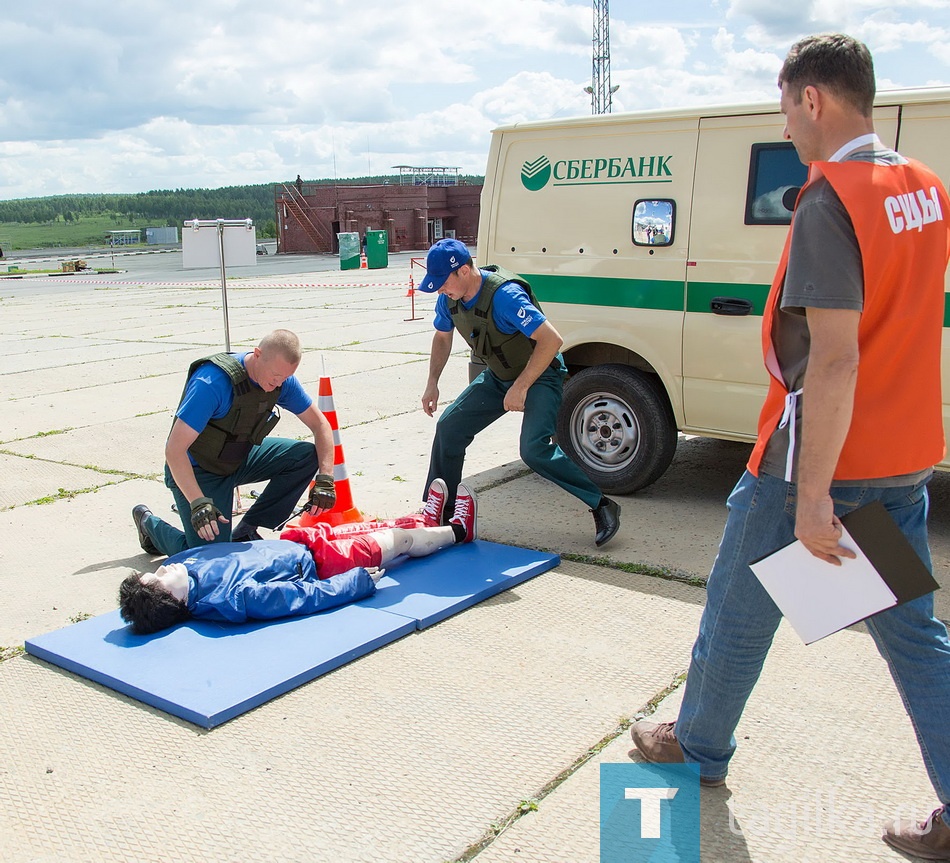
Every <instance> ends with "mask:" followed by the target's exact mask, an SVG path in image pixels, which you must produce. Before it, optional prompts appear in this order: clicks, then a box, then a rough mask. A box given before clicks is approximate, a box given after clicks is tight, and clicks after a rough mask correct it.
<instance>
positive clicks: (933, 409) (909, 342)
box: [748, 160, 950, 480]
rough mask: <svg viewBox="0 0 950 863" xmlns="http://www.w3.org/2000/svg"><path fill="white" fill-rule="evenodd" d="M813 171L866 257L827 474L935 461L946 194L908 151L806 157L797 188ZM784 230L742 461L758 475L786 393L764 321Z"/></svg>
mask: <svg viewBox="0 0 950 863" xmlns="http://www.w3.org/2000/svg"><path fill="white" fill-rule="evenodd" d="M820 176H824V177H825V178H826V179H827V180H828V182H829V183H831V186H832V188H833V189H834V190H835V192H836V193H837V194H838V197H839V198H840V199H841V202H842V204H843V205H844V208H845V209H846V210H847V212H848V215H849V216H850V217H851V222H852V224H853V225H854V232H855V235H856V237H857V241H858V247H859V249H860V251H861V260H862V261H863V264H864V311H863V312H862V314H861V321H860V324H859V326H858V349H859V351H860V365H859V367H858V379H857V383H856V386H855V392H854V409H853V413H852V418H851V426H850V428H849V429H848V435H847V437H846V439H845V442H844V446H843V448H842V450H841V455H840V457H839V458H838V465H837V467H836V468H835V473H834V478H835V479H837V480H860V479H874V478H878V477H889V476H901V475H902V474H908V473H914V472H916V471H919V470H924V469H926V468H929V467H933V466H934V465H935V464H936V463H937V462H939V461H940V460H941V459H942V458H943V455H944V452H945V451H946V448H945V444H944V435H943V416H942V402H943V398H942V391H941V385H940V352H941V340H942V330H943V316H944V272H945V271H946V268H947V261H948V260H950V198H948V196H947V192H946V190H945V189H944V187H943V183H942V182H941V181H940V178H939V177H937V175H936V174H934V173H933V172H932V171H931V170H930V169H929V168H927V167H926V166H924V165H922V164H921V163H920V162H915V161H912V160H911V161H910V162H909V164H907V165H875V164H873V163H871V162H858V161H847V162H813V163H812V164H811V166H810V169H809V176H808V183H806V184H805V187H804V188H807V187H808V185H809V184H811V183H812V182H814V181H815V180H816V179H817V178H818V177H820ZM791 238H792V229H791V228H789V232H788V236H787V237H786V240H785V249H784V250H783V252H782V258H781V260H780V261H779V265H778V269H777V270H776V273H775V279H774V281H773V282H772V289H771V291H770V292H769V298H768V301H767V302H766V308H765V314H764V315H763V318H762V351H763V355H764V356H765V362H766V367H767V368H768V371H769V391H768V394H767V395H766V398H765V404H764V405H763V406H762V412H761V414H760V415H759V431H758V439H757V440H756V444H755V448H754V449H753V451H752V456H751V458H750V459H749V464H748V469H749V471H750V472H751V473H753V474H755V475H756V476H757V475H758V468H759V464H760V462H761V460H762V454H763V453H764V451H765V446H766V444H767V443H768V440H769V438H770V437H771V435H772V433H773V432H774V431H775V429H776V427H777V426H778V424H779V422H780V420H781V418H782V414H783V412H784V408H785V398H786V396H787V395H788V388H787V387H786V386H785V382H784V381H783V380H782V379H781V374H780V372H779V370H778V364H777V362H776V361H775V352H774V350H773V348H772V322H773V318H774V315H775V310H776V308H777V306H778V303H779V298H780V296H781V289H782V286H783V284H784V282H785V273H786V270H787V267H788V253H789V247H790V245H791ZM792 421H794V419H792Z"/></svg>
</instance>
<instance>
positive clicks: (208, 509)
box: [191, 497, 224, 533]
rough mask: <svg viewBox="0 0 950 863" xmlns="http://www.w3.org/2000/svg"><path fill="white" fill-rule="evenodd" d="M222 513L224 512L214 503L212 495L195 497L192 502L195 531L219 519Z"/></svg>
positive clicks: (192, 524)
mask: <svg viewBox="0 0 950 863" xmlns="http://www.w3.org/2000/svg"><path fill="white" fill-rule="evenodd" d="M222 515H224V513H222V512H221V510H220V509H218V508H217V507H216V506H215V505H214V501H213V500H212V499H211V498H210V497H199V498H195V500H193V501H192V502H191V526H192V527H193V528H194V529H195V533H198V532H199V531H200V530H201V528H203V527H206V526H207V525H209V524H211V523H212V522H215V521H217V520H218V518H219V517H220V516H222Z"/></svg>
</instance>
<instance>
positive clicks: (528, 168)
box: [521, 156, 551, 192]
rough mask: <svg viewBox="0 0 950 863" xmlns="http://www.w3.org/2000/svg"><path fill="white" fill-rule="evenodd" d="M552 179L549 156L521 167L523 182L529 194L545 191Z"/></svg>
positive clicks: (541, 157) (540, 157)
mask: <svg viewBox="0 0 950 863" xmlns="http://www.w3.org/2000/svg"><path fill="white" fill-rule="evenodd" d="M550 179H551V163H550V161H548V157H547V156H539V157H538V158H537V159H535V160H534V161H533V162H525V163H524V164H523V165H522V166H521V182H522V184H523V185H524V187H525V188H526V189H527V190H528V191H529V192H537V191H538V190H539V189H543V188H544V187H545V186H546V185H547V184H548V180H550Z"/></svg>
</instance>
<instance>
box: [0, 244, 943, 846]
mask: <svg viewBox="0 0 950 863" xmlns="http://www.w3.org/2000/svg"><path fill="white" fill-rule="evenodd" d="M117 257H119V256H117ZM409 257H410V256H408V255H400V256H393V258H392V259H391V264H390V267H389V268H388V269H386V270H374V271H366V270H363V271H347V272H339V271H338V270H336V269H335V262H333V261H332V259H326V258H322V259H321V258H314V259H311V260H303V259H301V260H300V262H299V267H298V270H299V271H298V272H295V273H291V272H289V271H288V270H289V269H291V267H290V266H289V265H288V263H287V261H286V260H284V261H282V262H281V266H282V267H283V270H282V271H280V272H278V273H276V274H273V273H271V274H268V273H269V270H268V261H265V260H262V261H259V262H258V267H257V269H256V271H255V270H253V268H247V269H248V270H249V272H246V273H245V272H243V271H242V272H241V273H239V274H236V275H234V276H233V277H232V278H231V279H230V280H229V318H230V325H231V343H232V347H233V348H235V349H236V348H239V347H251V346H252V345H253V344H255V343H256V341H257V340H258V339H259V337H260V336H261V335H262V334H264V333H265V332H267V331H268V330H270V329H272V328H273V327H276V326H289V327H291V328H292V329H294V330H295V331H297V332H298V333H299V334H300V335H301V338H302V340H303V342H304V346H305V349H306V351H307V354H306V356H305V358H304V361H303V363H302V365H301V369H300V375H301V377H302V379H303V380H304V381H305V383H306V384H307V385H308V386H309V387H310V388H311V391H313V392H315V390H316V381H317V379H318V378H319V376H320V374H321V372H322V368H323V364H324V363H325V365H326V370H327V372H328V373H329V374H330V376H331V380H332V384H333V392H334V400H335V404H336V408H337V411H338V414H339V417H340V423H341V436H342V443H343V448H344V452H345V456H346V462H347V467H348V469H349V472H350V475H351V483H352V487H353V493H354V498H355V500H356V503H357V505H358V506H359V507H360V508H361V509H363V510H364V512H365V513H366V514H367V515H376V514H378V515H383V516H392V515H399V514H402V513H404V512H406V511H409V510H412V509H415V508H417V507H418V505H419V502H420V501H419V498H420V495H421V491H422V489H421V485H422V481H423V479H424V477H425V474H426V466H427V461H428V449H429V444H430V442H431V435H432V430H433V421H432V420H431V419H430V418H428V417H426V416H425V415H424V414H423V413H422V411H421V410H420V409H419V397H420V395H421V392H422V388H423V385H424V379H425V374H426V365H427V361H428V346H429V341H430V337H431V324H430V321H429V316H428V313H429V312H430V311H431V307H432V302H433V300H432V298H431V297H425V296H424V295H421V294H416V297H415V302H416V310H417V311H416V314H417V315H418V319H417V320H414V321H408V320H405V319H406V318H407V317H409V316H410V301H409V298H407V297H406V289H407V285H408V281H409V275H410V269H409ZM156 258H160V259H161V262H160V263H156ZM171 258H173V256H170V255H161V256H154V257H150V258H148V259H147V262H146V259H145V258H138V259H133V258H128V259H123V261H122V263H120V266H122V267H124V269H125V271H124V272H122V273H118V274H115V275H98V276H97V275H94V274H93V275H90V276H85V275H77V276H70V277H68V278H65V277H56V278H41V279H22V280H16V281H6V280H0V310H2V315H0V329H2V334H3V337H4V343H5V350H4V352H3V354H2V355H0V374H2V378H0V379H2V380H3V403H4V405H5V410H4V412H3V417H2V420H0V468H2V474H0V475H2V477H3V481H2V482H0V608H2V609H3V614H2V615H0V655H2V656H4V657H6V658H5V659H4V660H3V661H0V708H2V714H0V715H2V716H3V718H4V723H3V724H4V734H3V736H2V742H0V800H2V803H0V861H3V863H6V861H10V863H26V861H89V860H96V861H99V860H101V861H127V860H137V859H155V860H163V861H166V860H167V861H177V860H182V861H191V860H195V859H203V860H208V861H218V860H220V861H239V860H245V859H251V858H254V859H259V860H264V861H272V860H273V861H324V860H326V861H363V860H366V861H370V860H372V861H387V863H388V861H393V863H395V861H407V863H417V861H419V863H421V861H448V860H453V861H456V860H469V859H477V860H478V861H479V863H483V861H485V862H486V863H488V861H490V863H495V861H516V860H527V861H545V863H547V861H551V863H553V861H564V863H568V861H570V863H582V861H596V860H597V859H598V787H597V765H598V764H599V763H600V762H602V761H618V762H624V761H628V760H629V758H630V756H629V755H628V752H629V751H630V749H631V745H630V743H629V736H628V734H627V733H626V726H627V725H628V723H629V721H630V719H631V718H632V717H634V716H636V715H638V714H640V713H643V712H652V711H653V710H654V709H655V710H656V711H657V715H658V716H659V717H660V718H664V719H665V718H672V717H673V716H675V713H676V705H677V703H678V698H679V696H680V684H681V680H682V675H683V672H684V671H685V669H686V667H687V664H688V659H689V650H690V647H691V646H692V641H693V638H694V636H695V631H696V626H697V623H698V620H699V615H700V613H701V610H702V603H703V596H704V592H703V589H702V587H701V582H702V579H703V578H704V577H705V574H706V572H707V571H708V568H709V566H710V564H711V562H712V559H713V557H714V555H715V549H716V545H717V543H718V538H719V533H720V531H721V528H722V524H723V521H724V517H725V510H724V507H723V502H724V500H725V496H726V494H727V493H728V490H729V488H730V487H731V485H732V483H733V482H734V481H735V479H736V478H737V477H738V475H739V472H740V471H741V467H742V464H743V462H744V460H745V458H746V456H747V454H748V447H747V446H745V445H740V444H732V443H725V442H719V441H709V440H688V441H683V442H681V445H680V448H679V450H678V452H677V456H676V459H675V461H674V464H673V466H672V467H671V469H670V471H669V472H668V473H667V474H666V475H665V476H664V477H663V478H662V479H661V480H660V481H659V482H657V483H656V484H655V485H654V486H652V487H651V488H649V489H647V490H645V491H644V492H642V493H640V494H638V495H636V496H635V497H630V498H625V499H621V503H622V505H623V525H622V527H621V531H620V534H619V535H618V537H617V538H616V539H615V541H614V542H613V543H611V545H609V546H608V547H607V549H605V550H604V551H605V553H598V552H596V550H595V549H594V547H593V542H592V536H593V525H592V520H591V517H590V514H589V513H588V512H587V510H586V508H584V507H583V505H581V504H580V503H579V502H577V501H576V500H573V499H572V498H570V497H568V496H567V495H565V494H563V493H561V492H560V491H559V490H557V489H555V488H553V487H552V486H550V485H548V484H546V483H544V482H543V481H541V480H539V479H538V478H537V477H535V476H534V475H532V474H530V473H527V472H526V471H525V469H524V467H523V465H522V464H521V463H520V462H519V461H518V460H517V417H505V418H504V419H503V420H501V421H499V423H497V424H496V425H495V426H494V427H493V428H492V429H490V430H489V431H487V432H486V433H485V434H483V435H480V436H479V438H478V440H477V441H476V443H475V444H474V445H473V447H472V449H471V452H470V456H469V460H468V462H467V468H468V473H469V477H470V481H471V482H472V483H473V484H474V486H475V487H476V489H477V490H478V491H479V493H480V497H479V507H480V515H481V525H480V529H481V535H482V536H483V537H484V538H486V539H489V540H494V541H498V542H510V543H515V544H519V545H526V546H532V547H537V548H544V549H551V550H555V551H558V552H560V553H562V555H565V562H564V563H562V565H561V566H560V567H558V568H557V569H556V570H554V571H552V572H550V573H546V574H544V575H542V576H539V577H537V578H535V579H532V580H530V581H528V582H526V583H525V584H523V585H521V586H519V587H518V588H515V589H513V590H511V591H508V592H506V593H503V594H501V595H500V596H498V597H496V598H494V599H492V600H489V601H487V602H484V603H482V604H480V605H479V606H476V607H475V608H473V609H471V610H470V611H468V612H465V613H463V614H461V615H457V616H456V617H453V618H450V619H449V620H447V621H444V622H443V623H441V624H439V625H437V626H435V627H432V628H431V629H428V630H425V631H423V632H419V633H416V634H414V635H412V636H409V637H406V638H404V639H402V640H400V641H398V642H395V643H394V644H391V645H389V646H387V647H385V648H383V649H381V650H378V651H376V652H375V653H373V654H370V655H369V656H366V657H364V658H362V659H360V660H357V661H355V662H353V663H350V664H349V665H346V666H344V667H343V668H341V669H339V670H337V671H335V672H333V673H331V674H328V675H325V676H324V677H322V678H319V679H318V680H316V681H313V682H311V683H309V684H307V685H305V686H302V687H300V688H298V689H297V690H294V691H293V692H291V693H288V694H287V695H285V696H283V697H281V698H278V699H275V700H274V701H271V702H269V703H268V704H265V705H263V706H262V707H260V708H257V709H256V710H253V711H251V712H250V713H247V714H245V715H243V716H241V717H238V718H237V719H234V720H232V721H231V722H228V723H226V724H225V725H223V726H221V727H219V728H216V729H214V730H211V731H205V730H202V729H199V728H197V727H195V726H192V725H190V724H188V723H186V722H183V721H181V720H178V719H175V718H173V717H170V716H168V715H167V714H165V713H162V712H161V711H158V710H154V709H152V708H149V707H146V706H144V705H142V704H140V703H138V702H136V701H133V700H131V699H129V698H127V697H125V696H122V695H119V694H117V693H115V692H113V691H111V690H109V689H106V688H104V687H101V686H99V685H97V684H94V683H91V682H89V681H87V680H84V679H82V678H79V677H76V676H74V675H71V674H69V673H67V672H64V671H61V670H59V669H56V668H53V667H51V666H49V665H47V664H45V663H43V662H41V661H39V660H36V659H33V658H32V657H28V656H24V655H18V653H17V650H16V648H17V646H18V645H22V643H23V641H24V639H25V638H28V637H30V636H33V635H37V634H40V633H43V632H47V631H49V630H51V629H54V628H58V627H61V626H66V625H68V624H69V623H70V622H71V621H72V620H76V619H81V618H82V617H84V616H86V615H90V614H99V613H103V612H105V611H108V610H111V609H112V608H114V607H115V591H116V588H117V585H118V582H119V581H120V580H121V578H122V577H123V575H124V574H125V573H126V572H127V571H128V570H129V569H132V568H136V569H141V568H145V567H147V566H148V565H149V563H150V560H149V558H148V557H147V556H146V555H144V554H143V553H142V552H141V551H140V550H139V548H138V546H137V543H136V540H135V534H134V531H133V528H132V525H131V521H130V517H129V512H130V510H131V507H132V506H133V505H134V504H136V503H140V502H146V503H148V504H149V505H150V506H151V507H152V509H153V510H154V511H155V512H156V513H157V514H159V515H162V516H165V517H169V518H172V517H174V516H173V514H172V513H171V510H170V504H171V498H170V495H169V494H168V492H167V490H166V489H165V488H164V485H163V483H162V481H161V479H160V476H159V474H160V470H161V451H162V444H163V441H164V437H165V434H166V433H167V430H168V426H169V421H170V417H171V413H172V411H173V409H174V407H175V405H176V403H177V398H178V395H179V393H180V391H181V385H182V377H183V374H184V370H185V368H186V367H187V365H188V363H189V362H190V360H191V359H192V358H194V357H195V356H200V355H201V354H202V353H205V352H210V351H211V350H215V349H218V348H220V347H221V346H222V344H223V335H222V312H221V291H220V285H219V284H218V281H217V274H216V273H197V274H196V273H184V272H181V271H180V270H176V269H175V262H174V261H173V260H170V261H168V262H166V260H165V259H171ZM162 266H164V267H165V268H166V269H165V271H162V270H160V269H156V267H162ZM308 267H310V268H311V269H306V268H308ZM414 275H415V279H416V281H418V271H417V272H416V273H415V274H414ZM459 346H460V347H459V350H458V351H457V354H456V356H455V358H454V359H453V360H452V362H450V364H449V367H448V369H447V370H446V374H445V376H444V379H443V386H442V397H443V399H444V400H448V399H450V398H451V397H452V396H453V395H454V394H455V393H456V392H457V391H458V390H459V389H460V388H461V386H462V385H463V384H464V380H465V375H466V362H465V354H464V351H463V350H462V349H461V343H460V342H459ZM304 431H305V430H304V428H303V426H302V425H300V424H299V423H298V421H297V420H296V419H295V418H294V417H285V418H284V420H283V421H282V423H281V425H280V427H279V429H278V433H280V434H283V435H287V436H298V435H299V436H302V435H303V434H304ZM932 493H933V501H934V506H933V513H932V531H933V536H934V557H935V563H936V575H937V578H938V580H939V581H940V582H941V583H942V584H944V585H946V584H947V582H948V572H950V568H948V564H950V515H948V513H950V477H948V476H946V475H940V476H938V477H937V478H936V479H935V480H934V482H933V484H932ZM634 570H635V571H634ZM942 593H944V591H941V594H942ZM947 602H948V600H947V599H946V598H945V597H944V596H942V595H940V594H938V607H939V608H940V610H941V614H942V616H943V617H944V618H946V617H947V616H948V606H947ZM738 737H739V741H740V749H739V752H738V753H737V756H736V758H735V759H734V762H733V767H732V770H731V773H730V777H729V781H728V783H727V785H726V786H725V787H724V788H721V789H714V790H709V791H704V792H703V811H702V848H703V859H704V860H712V861H725V863H733V861H737V863H738V861H768V863H773V861H793V860H794V861H799V860H808V861H811V860H814V861H819V860H821V861H827V860H836V861H837V860H842V861H843V860H851V859H855V860H857V859H861V860H872V861H877V860H882V861H884V860H890V861H894V860H901V859H906V858H904V857H903V856H902V855H900V854H898V853H897V852H894V851H891V850H890V849H889V848H887V846H885V845H884V844H883V843H881V842H880V839H879V822H880V821H882V820H884V819H885V818H888V817H891V816H892V815H893V814H894V812H895V811H898V812H900V813H901V814H905V815H906V814H910V813H911V812H916V813H919V814H920V816H921V817H923V816H924V815H925V814H926V813H927V812H929V810H930V808H932V806H934V805H936V801H935V800H934V795H933V791H932V789H931V788H930V786H929V783H928V781H927V777H926V774H925V771H924V768H923V766H922V764H921V761H920V755H919V752H918V751H917V748H916V743H915V740H914V735H913V731H912V729H911V727H910V723H909V721H908V720H907V718H906V716H905V714H904V712H903V709H902V707H901V704H900V701H899V699H898V696H897V694H896V692H895V691H894V688H893V685H892V684H891V682H890V679H889V677H888V675H887V671H886V668H885V667H884V664H883V662H882V661H881V660H880V658H879V657H878V655H877V653H876V651H875V650H874V647H873V645H872V644H871V642H870V639H869V637H868V636H867V634H866V633H865V632H864V630H863V628H861V627H855V628H853V629H851V630H849V631H846V632H843V633H840V634H838V635H836V636H833V637H831V638H829V639H826V640H824V641H822V642H819V643H817V644H815V645H812V646H810V647H805V646H803V645H802V644H801V643H800V642H799V641H798V640H797V638H796V637H795V635H794V633H792V632H791V630H790V629H788V627H786V626H784V625H783V627H782V628H781V629H780V632H779V636H778V638H777V641H776V646H775V649H774V650H773V653H772V655H771V656H770V659H769V662H768V663H767V665H766V669H765V673H764V676H763V680H762V682H761V684H760V686H759V687H758V689H757V690H756V692H755V694H754V696H753V699H752V701H751V702H750V704H749V708H748V710H747V712H746V715H745V716H744V717H743V720H742V723H741V725H740V728H739V732H738Z"/></svg>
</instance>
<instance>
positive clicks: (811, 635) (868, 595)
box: [750, 528, 897, 644]
mask: <svg viewBox="0 0 950 863" xmlns="http://www.w3.org/2000/svg"><path fill="white" fill-rule="evenodd" d="M841 545H843V546H844V547H845V548H850V549H852V550H853V551H854V552H855V553H856V554H857V557H856V558H855V559H854V560H851V559H850V558H842V559H841V566H835V565H834V564H831V563H825V561H823V560H819V559H818V558H817V557H815V556H814V555H813V554H812V553H811V552H810V551H808V549H806V548H805V546H804V545H802V544H801V543H800V542H798V541H797V540H796V541H795V542H793V543H792V544H791V545H787V546H785V548H781V549H779V550H778V551H776V552H775V553H774V554H770V555H769V556H768V557H764V558H762V559H761V560H759V561H756V562H755V563H752V564H750V566H751V568H752V571H753V572H754V573H755V575H756V577H757V578H758V579H759V581H760V582H762V586H763V587H764V588H765V589H766V590H767V591H768V592H769V596H771V597H772V600H773V601H774V602H775V604H776V605H777V606H778V607H779V610H780V611H781V612H782V614H783V615H785V617H786V619H787V620H788V622H789V623H790V624H791V625H792V628H793V629H794V630H795V632H797V633H798V635H799V637H800V638H801V640H802V641H804V642H805V644H811V643H812V642H813V641H817V640H818V639H819V638H824V637H825V636H826V635H830V634H831V633H833V632H837V631H838V630H839V629H843V628H844V627H846V626H850V625H851V624H852V623H856V622H857V621H859V620H863V619H864V618H865V617H869V616H870V615H872V614H876V613H877V612H879V611H883V610H884V609H885V608H890V607H891V606H893V605H896V604H897V597H896V596H894V593H893V592H892V591H891V589H890V588H889V587H888V586H887V584H886V583H885V582H884V579H882V578H881V576H880V575H879V574H878V572H877V570H875V569H874V566H873V565H872V564H871V562H870V561H869V560H868V559H867V556H866V555H865V554H864V552H862V551H861V549H860V547H859V546H858V544H857V543H856V542H855V541H854V539H853V537H852V536H851V534H850V533H848V531H847V528H844V529H843V534H842V538H841Z"/></svg>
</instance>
